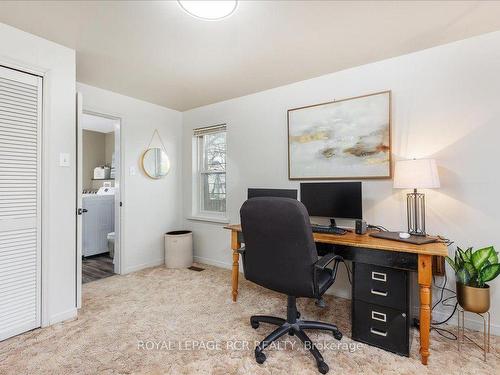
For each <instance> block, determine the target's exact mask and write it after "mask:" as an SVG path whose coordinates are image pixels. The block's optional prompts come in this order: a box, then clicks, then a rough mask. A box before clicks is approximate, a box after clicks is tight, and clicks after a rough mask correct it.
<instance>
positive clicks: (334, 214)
mask: <svg viewBox="0 0 500 375" xmlns="http://www.w3.org/2000/svg"><path fill="white" fill-rule="evenodd" d="M300 201H301V202H302V203H303V204H304V206H306V208H307V212H308V213H309V216H324V217H330V218H342V219H362V217H363V210H362V199H361V182H327V183H301V184H300Z"/></svg>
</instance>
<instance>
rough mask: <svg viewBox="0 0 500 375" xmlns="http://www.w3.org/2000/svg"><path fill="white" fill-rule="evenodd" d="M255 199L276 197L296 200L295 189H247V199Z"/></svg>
mask: <svg viewBox="0 0 500 375" xmlns="http://www.w3.org/2000/svg"><path fill="white" fill-rule="evenodd" d="M257 197H278V198H292V199H297V189H256V188H248V199H250V198H257Z"/></svg>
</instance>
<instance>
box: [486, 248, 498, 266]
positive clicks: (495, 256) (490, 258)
mask: <svg viewBox="0 0 500 375" xmlns="http://www.w3.org/2000/svg"><path fill="white" fill-rule="evenodd" d="M489 249H490V255H489V256H488V262H490V264H495V263H498V254H497V252H496V251H495V248H494V247H493V246H490V247H489Z"/></svg>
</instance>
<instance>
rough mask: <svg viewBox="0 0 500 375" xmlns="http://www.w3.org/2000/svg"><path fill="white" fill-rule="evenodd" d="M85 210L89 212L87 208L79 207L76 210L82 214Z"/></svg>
mask: <svg viewBox="0 0 500 375" xmlns="http://www.w3.org/2000/svg"><path fill="white" fill-rule="evenodd" d="M85 212H88V210H87V209H86V208H79V209H78V210H77V211H76V213H77V214H78V215H82V214H84V213H85Z"/></svg>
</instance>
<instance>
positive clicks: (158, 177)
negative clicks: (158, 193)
mask: <svg viewBox="0 0 500 375" xmlns="http://www.w3.org/2000/svg"><path fill="white" fill-rule="evenodd" d="M155 149H159V150H161V152H163V153H165V155H166V157H167V160H168V164H169V166H168V171H167V173H165V174H164V175H161V176H151V175H150V174H149V173H148V171H147V170H146V168H145V167H144V160H145V158H146V154H147V153H148V151H150V150H155ZM141 168H142V170H143V172H144V174H145V175H146V176H147V177H149V178H151V179H153V180H161V179H162V178H165V177H166V176H167V175H168V174H169V173H170V169H171V165H170V158H169V157H168V154H167V152H166V151H165V150H164V149H162V148H160V147H150V148H148V149H146V150H145V151H144V152H143V153H142V157H141Z"/></svg>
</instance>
